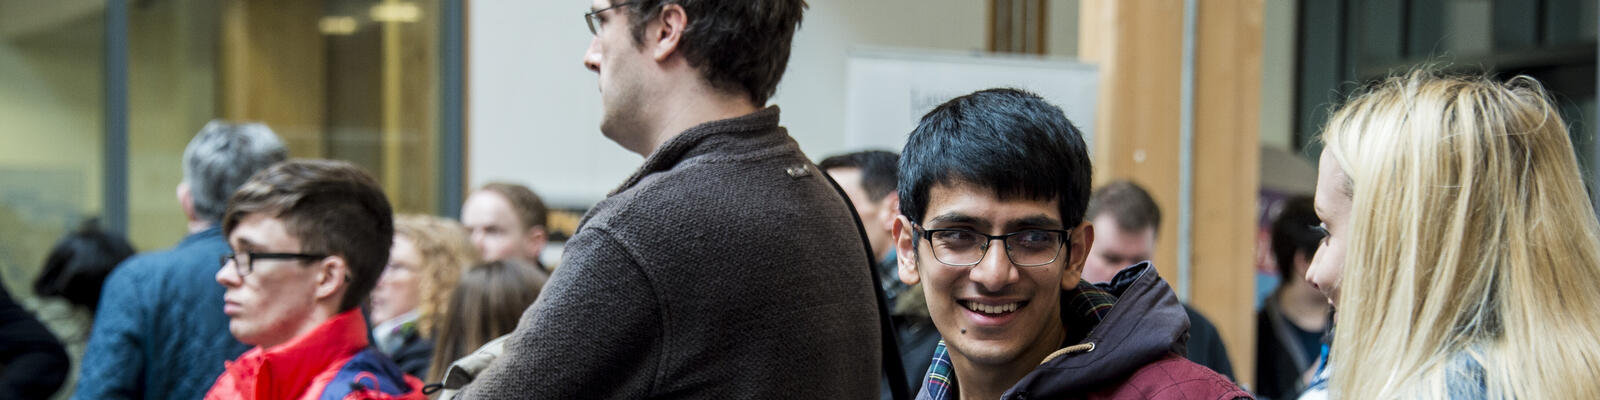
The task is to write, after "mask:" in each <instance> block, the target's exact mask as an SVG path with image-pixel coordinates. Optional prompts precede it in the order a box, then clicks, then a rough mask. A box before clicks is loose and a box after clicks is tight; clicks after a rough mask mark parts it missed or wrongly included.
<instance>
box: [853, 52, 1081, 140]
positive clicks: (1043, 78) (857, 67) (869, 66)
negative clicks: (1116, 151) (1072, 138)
mask: <svg viewBox="0 0 1600 400" xmlns="http://www.w3.org/2000/svg"><path fill="white" fill-rule="evenodd" d="M846 62H847V67H846V70H847V72H846V75H847V78H846V79H847V81H846V87H847V92H846V94H845V147H847V148H851V149H889V150H895V151H898V150H899V149H901V148H903V147H905V140H906V135H907V134H909V133H911V130H912V129H913V128H915V127H916V126H917V121H918V120H920V119H921V118H922V115H923V114H926V113H927V112H928V111H930V110H932V109H933V108H934V107H937V106H938V105H939V104H942V103H944V102H945V101H948V100H950V99H952V98H955V97H959V96H961V95H965V94H968V93H972V92H974V91H978V90H982V89H988V88H999V87H1009V88H1017V89H1024V90H1027V91H1030V92H1033V93H1036V94H1038V95H1039V96H1040V97H1043V98H1044V99H1045V100H1047V101H1049V102H1050V103H1052V104H1055V105H1056V106H1058V107H1061V110H1062V111H1063V112H1064V113H1066V115H1067V118H1068V119H1070V120H1072V123H1073V124H1074V125H1076V126H1077V127H1078V129H1079V130H1082V131H1083V136H1084V141H1085V142H1086V143H1088V144H1089V148H1090V149H1093V148H1094V134H1093V132H1094V120H1095V104H1096V101H1097V99H1098V93H1099V91H1098V89H1099V87H1100V84H1099V83H1100V81H1099V79H1100V74H1099V71H1098V69H1097V68H1096V66H1094V65H1092V64H1086V63H1081V62H1076V61H1072V60H1069V59H1061V58H1045V57H1039V56H1029V55H1005V54H990V53H953V52H943V51H918V50H891V49H861V50H856V51H852V52H851V53H850V55H849V59H848V61H846Z"/></svg>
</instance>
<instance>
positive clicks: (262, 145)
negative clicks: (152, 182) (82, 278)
mask: <svg viewBox="0 0 1600 400" xmlns="http://www.w3.org/2000/svg"><path fill="white" fill-rule="evenodd" d="M287 157H288V150H287V149H285V148H284V147H283V142H282V141H280V140H278V136H277V135H275V134H273V133H272V130H271V129H268V128H267V127H266V126H265V125H261V124H233V123H227V122H222V121H212V122H211V123H208V124H206V126H205V127H204V128H201V129H200V132H199V133H198V134H196V135H195V137H194V139H192V140H190V141H189V146H188V147H187V148H186V149H184V152H183V181H182V182H180V183H178V188H177V197H178V198H177V200H178V204H179V206H180V207H182V208H183V214H184V216H185V217H187V219H188V228H189V235H188V236H185V237H184V238H183V240H182V241H179V242H178V245H177V246H174V247H173V248H171V249H166V250H161V251H155V252H150V253H144V254H139V255H136V256H134V257H133V258H130V259H128V260H127V261H126V262H123V264H122V265H121V266H119V267H117V269H116V270H115V271H113V272H112V273H111V276H110V277H107V278H106V283H105V287H104V289H103V290H102V292H101V294H100V307H99V310H98V312H97V313H96V314H95V321H94V327H93V329H92V330H91V331H90V333H89V346H88V349H87V350H86V351H85V354H84V357H83V366H82V368H81V369H79V376H78V386H77V391H76V392H74V393H73V399H82V400H101V399H140V398H144V399H197V398H200V397H201V396H202V395H204V394H205V391H206V388H209V387H211V384H212V382H213V381H215V380H216V379H217V375H220V374H222V363H223V362H224V361H227V360H230V359H233V358H235V357H238V356H239V354H242V353H244V352H245V350H249V349H250V346H247V345H245V344H243V343H240V342H239V341H238V340H235V339H234V338H233V336H232V335H229V334H228V316H227V315H223V313H222V292H223V289H222V286H220V285H217V282H216V281H215V280H214V279H213V276H215V275H216V273H217V270H218V269H219V268H221V266H220V265H218V263H217V260H218V259H220V258H221V257H222V255H223V254H227V253H228V243H227V242H226V241H225V240H223V238H222V228H221V227H220V226H219V225H218V222H217V221H218V220H220V219H221V218H222V212H223V209H224V208H225V207H227V204H228V196H231V195H232V194H233V191H234V190H236V189H238V188H239V185H241V184H243V183H244V181H245V180H246V179H249V178H250V175H251V174H254V173H256V171H260V170H263V169H266V168H267V167H268V166H270V165H272V164H273V163H277V162H279V161H283V160H284V159H285V158H287Z"/></svg>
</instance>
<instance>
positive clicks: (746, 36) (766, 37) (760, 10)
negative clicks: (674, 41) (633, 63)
mask: <svg viewBox="0 0 1600 400" xmlns="http://www.w3.org/2000/svg"><path fill="white" fill-rule="evenodd" d="M612 4H626V5H627V8H628V9H629V10H628V12H629V13H630V15H632V21H633V23H631V24H630V26H629V27H628V28H629V30H630V31H632V32H633V40H634V43H635V44H638V43H641V42H643V41H644V29H645V26H646V22H648V21H650V20H651V19H654V18H655V17H656V16H657V15H658V13H659V12H660V11H661V6H663V5H667V4H678V5H681V6H683V10H684V13H686V14H687V15H688V17H689V26H688V27H687V28H685V29H684V30H683V43H681V44H679V46H680V49H681V50H682V51H683V56H684V58H685V59H688V60H689V65H691V66H694V67H695V68H696V69H699V70H700V72H701V74H702V75H704V76H705V78H706V80H707V81H709V82H711V85H712V86H714V87H717V88H719V89H722V90H727V91H730V92H744V93H748V94H749V96H750V101H751V103H753V104H755V105H757V106H759V105H763V104H767V99H768V98H771V97H772V94H773V93H774V92H776V91H777V90H778V81H779V80H781V79H783V70H784V68H785V67H786V66H788V65H789V43H790V42H791V41H792V39H793V38H794V31H795V30H796V29H798V28H799V27H800V19H801V13H803V12H804V11H805V9H806V7H807V5H806V2H805V1H804V0H738V1H725V0H634V1H628V2H620V1H619V2H616V3H612ZM727 49H739V50H738V51H728V50H727Z"/></svg>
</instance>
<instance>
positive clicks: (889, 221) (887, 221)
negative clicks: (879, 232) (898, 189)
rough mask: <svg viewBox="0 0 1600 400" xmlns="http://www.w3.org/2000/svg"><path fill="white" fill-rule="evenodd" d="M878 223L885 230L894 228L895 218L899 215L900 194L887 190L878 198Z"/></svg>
mask: <svg viewBox="0 0 1600 400" xmlns="http://www.w3.org/2000/svg"><path fill="white" fill-rule="evenodd" d="M878 214H879V215H878V224H879V225H880V226H881V227H882V228H883V229H886V230H890V231H893V230H895V229H896V228H895V220H896V219H899V217H900V194H899V193H895V192H889V194H888V195H885V196H883V199H882V200H878Z"/></svg>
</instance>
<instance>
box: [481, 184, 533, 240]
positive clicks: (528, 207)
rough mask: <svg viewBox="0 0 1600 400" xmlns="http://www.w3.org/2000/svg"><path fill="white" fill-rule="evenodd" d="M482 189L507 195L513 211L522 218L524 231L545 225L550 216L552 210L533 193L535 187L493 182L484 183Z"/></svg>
mask: <svg viewBox="0 0 1600 400" xmlns="http://www.w3.org/2000/svg"><path fill="white" fill-rule="evenodd" d="M478 190H481V191H488V192H494V193H497V194H499V195H500V197H505V198H506V202H507V203H511V212H513V213H515V214H517V219H519V220H521V221H520V222H521V223H522V231H523V232H526V231H527V230H528V229H529V228H533V227H535V226H545V223H546V222H548V221H547V220H548V219H549V218H550V210H549V209H547V208H545V206H544V200H540V199H539V195H537V194H534V193H533V189H529V188H528V187H527V186H522V185H518V184H515V183H504V182H492V183H489V184H486V185H483V188H481V189H478Z"/></svg>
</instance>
